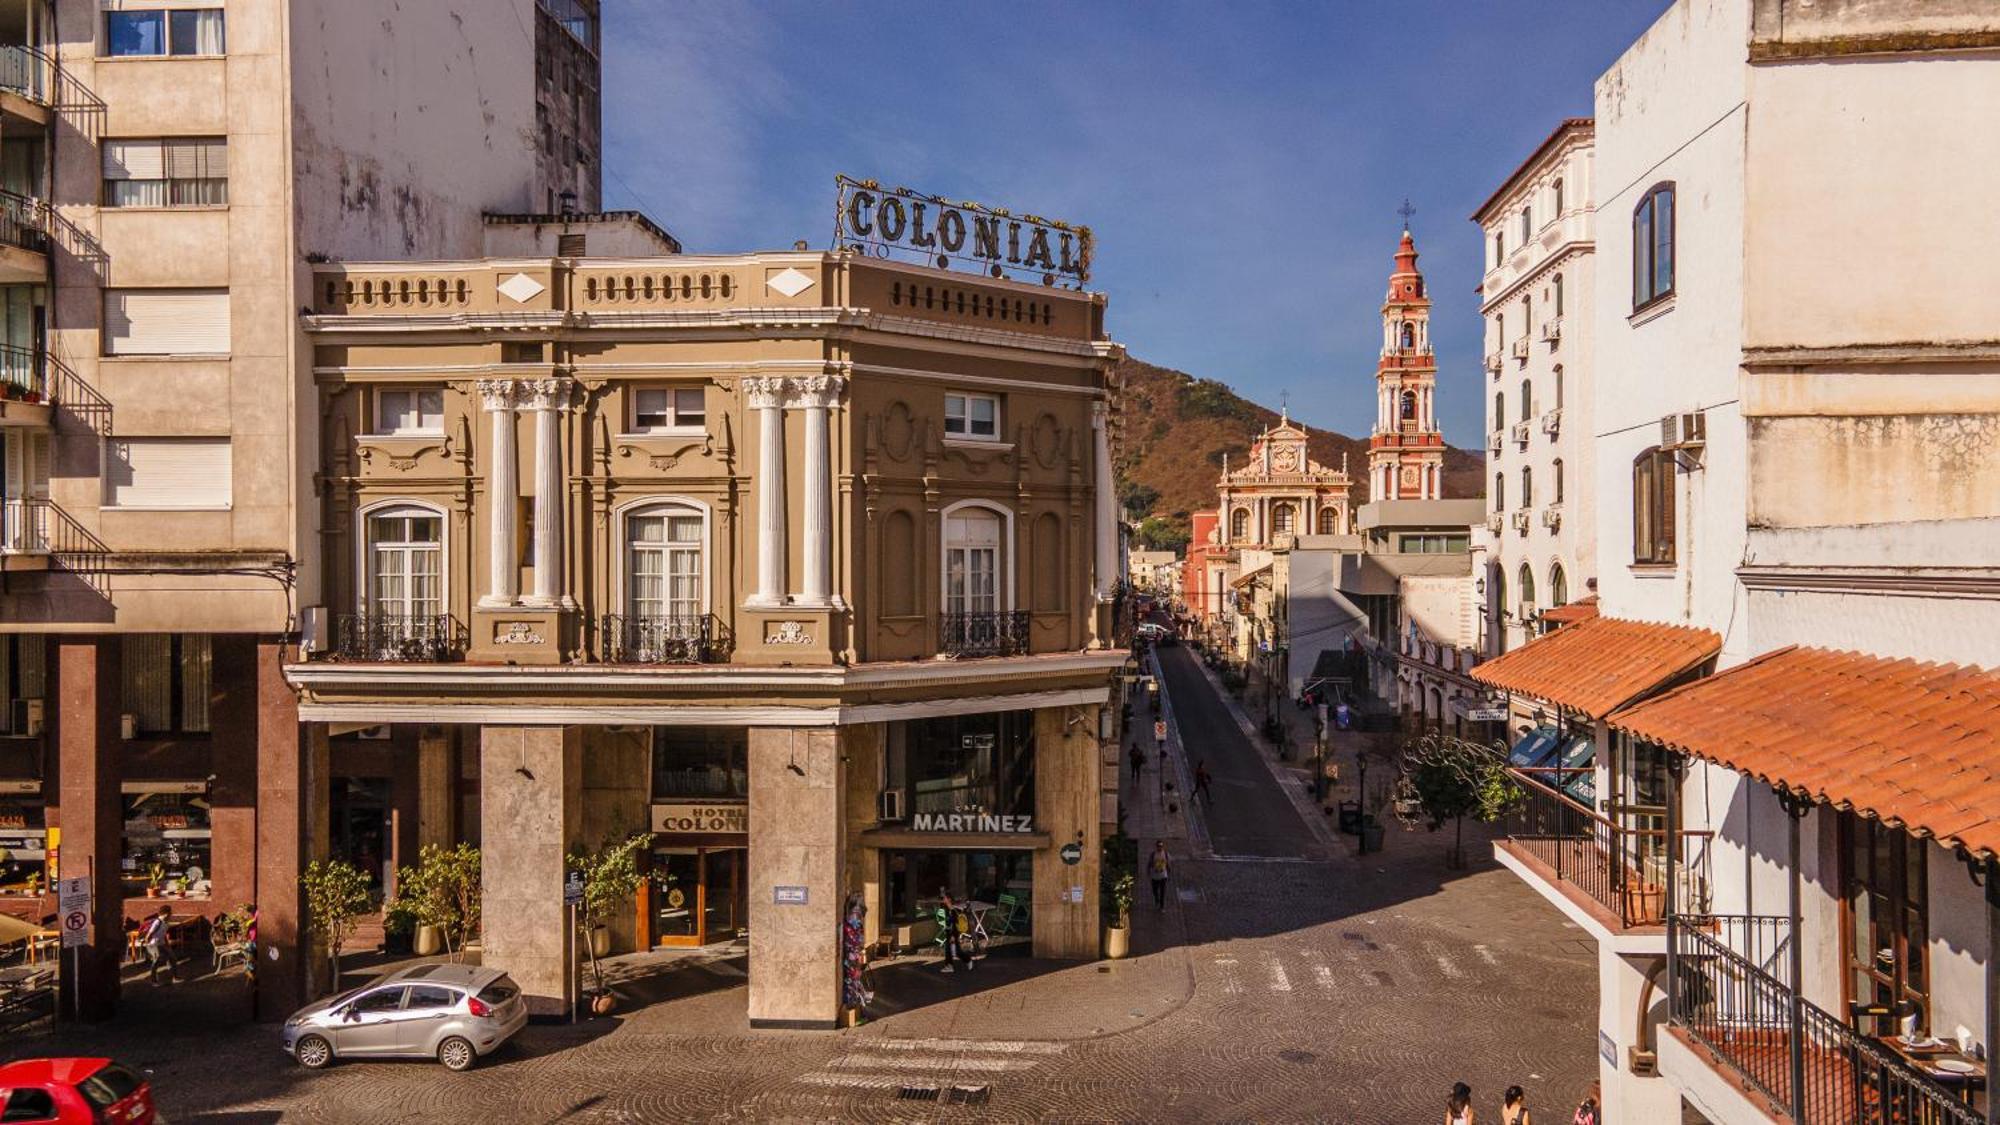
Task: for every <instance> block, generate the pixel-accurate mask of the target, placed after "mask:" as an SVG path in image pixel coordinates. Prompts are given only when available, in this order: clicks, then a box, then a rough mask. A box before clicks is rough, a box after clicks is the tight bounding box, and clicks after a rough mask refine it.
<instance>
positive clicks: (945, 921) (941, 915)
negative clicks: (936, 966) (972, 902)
mask: <svg viewBox="0 0 2000 1125" xmlns="http://www.w3.org/2000/svg"><path fill="white" fill-rule="evenodd" d="M938 898H939V900H940V905H939V906H938V911H937V918H938V929H939V930H940V931H941V934H942V937H943V940H944V971H945V972H947V973H952V972H957V971H958V970H956V969H954V968H953V967H952V962H954V961H956V962H958V963H959V964H961V965H964V966H965V968H966V971H967V972H971V971H972V957H971V953H972V917H971V915H969V914H967V913H966V912H965V907H963V906H961V905H959V903H958V902H957V901H956V900H955V899H953V898H952V897H951V892H950V891H947V890H943V889H940V890H939V891H938Z"/></svg>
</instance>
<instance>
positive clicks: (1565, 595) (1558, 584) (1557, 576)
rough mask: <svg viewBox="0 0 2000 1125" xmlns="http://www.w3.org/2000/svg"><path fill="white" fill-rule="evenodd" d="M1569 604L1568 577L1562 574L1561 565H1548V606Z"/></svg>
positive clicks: (1556, 563) (1554, 563) (1557, 563)
mask: <svg viewBox="0 0 2000 1125" xmlns="http://www.w3.org/2000/svg"><path fill="white" fill-rule="evenodd" d="M1568 604H1569V576H1568V575H1566V574H1564V573H1563V564H1561V563H1559V562H1552V563H1550V564H1549V605H1550V607H1552V608H1553V607H1555V606H1559V605H1568Z"/></svg>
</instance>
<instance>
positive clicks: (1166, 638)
mask: <svg viewBox="0 0 2000 1125" xmlns="http://www.w3.org/2000/svg"><path fill="white" fill-rule="evenodd" d="M1132 631H1133V632H1134V633H1137V634H1138V635H1139V636H1141V637H1144V638H1145V639H1146V640H1148V641H1151V642H1152V643H1154V644H1162V645H1170V644H1176V643H1178V642H1179V641H1180V636H1179V635H1178V634H1176V633H1175V632H1174V631H1173V630H1172V629H1169V628H1168V627H1166V626H1165V625H1162V624H1160V623H1159V622H1157V621H1143V622H1140V624H1139V625H1138V627H1137V628H1135V629H1133V630H1132Z"/></svg>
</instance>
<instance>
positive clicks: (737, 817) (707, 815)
mask: <svg viewBox="0 0 2000 1125" xmlns="http://www.w3.org/2000/svg"><path fill="white" fill-rule="evenodd" d="M653 831H654V832H657V833H661V834H673V833H682V832H698V833H709V834H716V833H737V834H748V833H749V831H750V809H749V806H747V805H705V804H695V803H685V804H684V803H680V802H673V803H667V804H657V805H654V806H653Z"/></svg>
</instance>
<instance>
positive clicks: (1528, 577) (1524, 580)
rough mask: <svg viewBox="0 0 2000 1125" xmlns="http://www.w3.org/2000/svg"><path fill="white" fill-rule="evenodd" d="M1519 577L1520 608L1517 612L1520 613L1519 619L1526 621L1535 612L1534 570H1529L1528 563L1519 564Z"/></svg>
mask: <svg viewBox="0 0 2000 1125" xmlns="http://www.w3.org/2000/svg"><path fill="white" fill-rule="evenodd" d="M1519 577H1520V582H1521V591H1520V592H1521V608H1520V610H1519V611H1518V612H1519V613H1520V616H1521V620H1523V621H1526V620H1527V619H1528V617H1529V616H1530V615H1531V614H1533V613H1534V612H1535V572H1534V571H1533V570H1530V569H1529V568H1528V564H1527V563H1525V562H1524V563H1522V564H1521V573H1520V576H1519Z"/></svg>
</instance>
